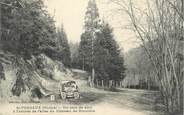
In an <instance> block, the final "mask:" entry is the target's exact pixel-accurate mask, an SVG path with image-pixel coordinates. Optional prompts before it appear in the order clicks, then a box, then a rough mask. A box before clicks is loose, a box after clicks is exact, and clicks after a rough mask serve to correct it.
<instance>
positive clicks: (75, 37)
mask: <svg viewBox="0 0 184 115" xmlns="http://www.w3.org/2000/svg"><path fill="white" fill-rule="evenodd" d="M96 2H97V7H98V9H99V13H100V17H101V18H103V19H104V20H105V21H106V22H108V23H109V24H110V25H111V26H112V27H113V28H114V38H115V39H116V41H117V42H118V43H119V45H120V48H121V49H122V50H123V51H124V52H127V51H129V50H130V49H131V48H135V47H136V46H137V42H136V38H135V35H134V33H133V32H132V31H130V30H125V29H121V28H120V25H127V24H128V23H129V18H128V17H127V16H123V15H122V16H121V17H119V16H116V15H114V14H115V13H114V11H113V7H115V6H113V5H112V4H109V3H108V2H107V0H96ZM87 4H88V0H46V1H45V5H46V7H47V10H48V12H49V13H50V14H51V16H53V17H54V20H55V21H56V26H61V25H62V24H63V26H64V29H65V31H66V33H67V36H68V41H69V42H73V43H76V42H78V43H79V42H80V36H81V34H82V32H83V31H84V28H83V27H84V17H85V12H86V8H87Z"/></svg>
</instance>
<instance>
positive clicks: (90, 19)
mask: <svg viewBox="0 0 184 115" xmlns="http://www.w3.org/2000/svg"><path fill="white" fill-rule="evenodd" d="M99 22H100V19H99V13H98V8H97V5H96V2H95V0H89V2H88V7H87V11H86V14H85V26H84V29H85V32H84V33H83V34H82V35H81V42H80V47H79V54H80V63H81V65H82V67H83V69H85V68H84V67H85V66H86V67H87V68H86V69H87V70H88V71H91V72H92V77H91V86H92V87H93V86H94V80H95V70H94V41H95V39H98V38H96V31H97V30H98V28H99Z"/></svg>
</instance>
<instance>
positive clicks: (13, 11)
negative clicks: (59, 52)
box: [1, 0, 55, 59]
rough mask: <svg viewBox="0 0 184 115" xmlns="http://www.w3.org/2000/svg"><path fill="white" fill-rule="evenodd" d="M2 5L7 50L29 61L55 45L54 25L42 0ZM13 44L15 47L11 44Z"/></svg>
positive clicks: (14, 0)
mask: <svg viewBox="0 0 184 115" xmlns="http://www.w3.org/2000/svg"><path fill="white" fill-rule="evenodd" d="M4 3H5V4H9V5H10V6H7V5H2V8H1V11H2V14H1V16H2V38H1V43H2V45H3V49H4V50H5V51H10V52H12V53H13V54H15V55H17V56H18V55H19V56H23V57H24V58H25V59H29V58H30V57H31V55H36V54H38V53H39V52H43V51H44V50H45V49H46V47H47V48H48V46H51V47H54V45H55V40H54V38H55V25H54V21H53V19H52V18H51V17H50V16H49V15H48V14H47V12H46V11H45V10H44V4H43V1H42V0H27V1H25V0H22V1H17V0H6V1H4ZM12 44H14V45H12Z"/></svg>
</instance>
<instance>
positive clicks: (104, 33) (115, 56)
mask: <svg viewBox="0 0 184 115" xmlns="http://www.w3.org/2000/svg"><path fill="white" fill-rule="evenodd" d="M97 35H98V37H99V38H100V39H97V40H96V41H95V70H96V75H97V76H96V79H101V80H106V81H108V80H114V81H120V80H122V79H123V78H124V77H125V66H124V58H123V56H122V55H121V53H120V50H119V46H118V44H117V42H116V41H115V39H114V36H113V29H112V28H111V27H110V25H109V24H107V23H105V22H104V23H103V24H102V28H101V33H99V34H97Z"/></svg>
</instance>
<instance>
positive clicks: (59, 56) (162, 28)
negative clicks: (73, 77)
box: [0, 0, 184, 114]
mask: <svg viewBox="0 0 184 115" xmlns="http://www.w3.org/2000/svg"><path fill="white" fill-rule="evenodd" d="M108 1H109V3H110V4H113V5H115V6H116V7H115V8H114V10H113V12H114V14H116V15H119V16H121V15H125V14H126V15H127V17H128V18H129V20H130V25H129V26H128V27H126V28H127V29H129V30H131V31H133V32H134V33H135V36H136V38H135V39H136V40H138V41H139V42H138V43H139V46H138V47H136V48H133V49H131V50H129V51H128V52H126V53H125V52H124V51H123V50H122V49H121V48H120V46H119V43H118V42H117V41H116V38H115V36H114V28H113V26H112V25H110V23H109V22H108V21H106V20H104V19H103V18H101V17H100V14H99V11H98V7H97V4H96V2H95V0H89V2H88V5H87V8H86V12H85V17H84V31H83V33H81V36H80V43H72V42H69V41H68V36H67V34H66V32H65V26H64V25H65V24H64V23H63V24H60V26H59V27H58V26H56V25H55V20H54V17H53V16H51V15H50V14H49V13H48V11H47V10H46V6H45V4H44V1H43V0H1V1H0V84H1V83H3V82H4V81H5V80H6V79H7V78H6V73H5V70H6V65H11V66H12V67H13V68H14V69H15V70H16V78H15V82H14V84H13V86H12V88H11V93H12V94H13V95H15V96H20V95H21V93H22V92H24V91H25V90H31V85H33V84H34V82H33V81H34V80H33V78H32V77H31V76H32V75H33V74H35V73H33V72H32V73H31V71H39V72H38V73H39V74H40V75H42V76H44V77H45V78H47V79H52V80H54V79H55V78H54V75H53V74H51V72H50V73H49V71H47V70H45V68H44V67H43V66H46V64H45V63H44V60H43V57H44V56H43V55H45V56H46V57H48V58H49V59H51V60H53V61H54V62H57V64H59V67H60V66H63V67H64V68H68V69H79V70H83V71H86V72H87V73H89V76H88V78H87V81H88V85H89V86H90V87H92V88H101V89H105V90H108V91H114V90H115V89H116V88H122V87H123V88H132V89H144V90H156V91H159V93H160V94H161V98H162V99H163V105H165V106H166V109H167V112H169V113H171V114H172V113H178V114H181V113H182V111H183V87H184V86H183V84H184V81H183V80H184V79H183V76H184V52H183V51H184V50H183V48H184V1H183V0H153V1H151V0H145V1H146V2H145V4H146V8H145V9H144V10H142V9H139V8H137V7H136V5H135V3H134V1H133V0H108ZM122 21H123V20H122ZM122 28H124V27H122ZM122 31H123V29H122ZM32 60H34V61H35V62H34V63H33V62H31V61H32ZM30 62H31V64H30ZM44 64H45V65H44ZM51 66H52V65H49V64H47V68H52V67H51ZM53 68H54V65H53ZM53 68H52V70H54V69H53ZM60 70H61V68H60ZM62 71H66V70H64V69H62ZM26 87H28V89H27V88H26ZM0 90H1V89H0ZM33 92H35V91H33ZM33 92H32V93H33Z"/></svg>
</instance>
